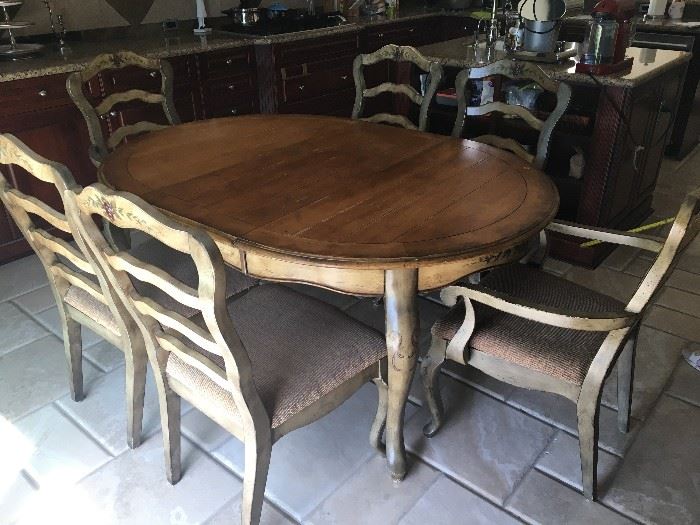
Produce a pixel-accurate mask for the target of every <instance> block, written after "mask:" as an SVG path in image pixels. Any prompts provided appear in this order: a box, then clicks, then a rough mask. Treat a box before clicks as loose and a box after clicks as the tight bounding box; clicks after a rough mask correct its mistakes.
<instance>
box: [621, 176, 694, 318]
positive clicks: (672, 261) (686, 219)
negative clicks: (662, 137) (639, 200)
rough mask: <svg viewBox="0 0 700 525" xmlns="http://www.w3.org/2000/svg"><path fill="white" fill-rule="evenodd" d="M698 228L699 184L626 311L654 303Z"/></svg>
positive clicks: (684, 203)
mask: <svg viewBox="0 0 700 525" xmlns="http://www.w3.org/2000/svg"><path fill="white" fill-rule="evenodd" d="M699 231H700V187H698V188H696V189H695V190H694V191H692V192H691V193H690V194H688V196H687V197H686V198H685V200H684V201H683V204H682V205H681V207H680V210H679V211H678V215H676V220H675V221H674V222H673V225H672V226H671V231H670V233H669V234H668V237H667V239H666V242H665V243H664V245H663V248H661V251H660V252H658V255H657V257H656V260H655V261H654V264H653V265H652V266H651V268H650V269H649V271H648V272H647V274H646V275H645V277H644V279H643V280H642V282H641V284H640V285H639V288H638V289H637V291H636V293H635V294H634V295H633V296H632V299H630V301H629V303H628V304H627V310H628V311H630V312H635V313H641V312H643V311H644V310H646V309H647V308H648V307H649V306H650V305H651V304H652V303H653V299H654V297H655V296H656V295H657V294H658V293H659V292H660V291H661V288H662V286H663V284H664V283H665V282H666V280H667V279H668V278H669V277H670V276H671V273H672V272H673V269H674V268H675V266H676V264H677V262H678V260H679V259H680V257H681V256H682V255H683V252H684V251H685V249H686V248H687V247H688V245H689V244H690V243H691V241H692V240H693V239H694V238H695V237H696V236H697V234H698V232H699Z"/></svg>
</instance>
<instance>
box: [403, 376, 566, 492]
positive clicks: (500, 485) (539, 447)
mask: <svg viewBox="0 0 700 525" xmlns="http://www.w3.org/2000/svg"><path fill="white" fill-rule="evenodd" d="M448 381H449V384H448V385H446V386H445V387H444V389H443V392H444V394H445V395H444V396H443V399H444V402H445V407H446V413H445V422H444V425H443V427H442V428H441V429H440V430H439V432H438V433H437V435H435V436H434V437H432V438H427V437H425V436H424V435H423V426H424V425H425V423H426V422H427V421H428V420H429V416H428V412H427V411H426V410H425V409H421V410H420V411H419V412H418V413H417V414H416V415H415V416H413V417H412V418H411V419H410V420H409V421H408V423H407V424H406V433H405V434H406V447H407V448H408V449H409V450H410V451H411V452H412V453H414V454H416V455H418V456H419V457H420V458H421V459H423V460H424V461H426V462H427V463H429V464H430V465H431V466H433V467H435V468H437V469H440V470H441V471H443V472H445V473H447V474H449V475H450V476H451V477H453V478H455V479H457V480H458V481H459V482H460V483H462V484H464V485H466V486H468V487H470V488H471V489H472V490H474V491H475V492H477V493H479V494H482V495H483V496H484V497H486V498H488V499H489V500H491V501H493V502H495V503H498V504H500V503H502V502H503V501H504V500H505V498H506V497H508V495H509V494H510V493H511V491H512V490H513V487H514V486H515V484H516V483H517V482H518V480H519V479H520V478H521V477H522V475H523V474H524V473H525V472H527V470H528V469H529V468H530V466H531V465H532V464H533V463H534V461H535V460H536V459H537V457H538V456H539V455H540V453H541V452H542V451H543V450H544V448H545V447H546V446H547V443H548V442H549V440H550V437H551V436H552V434H553V433H554V429H553V428H552V427H550V426H549V425H546V424H544V423H542V422H540V421H537V420H536V419H535V418H532V417H530V416H528V415H526V414H523V413H521V412H518V411H516V410H513V409H512V408H511V407H509V406H507V405H506V404H504V403H502V402H500V401H496V400H494V399H492V398H491V397H489V396H487V395H485V394H482V393H481V392H477V391H476V390H474V389H472V388H470V387H467V386H464V385H462V384H459V383H457V382H456V381H454V380H448Z"/></svg>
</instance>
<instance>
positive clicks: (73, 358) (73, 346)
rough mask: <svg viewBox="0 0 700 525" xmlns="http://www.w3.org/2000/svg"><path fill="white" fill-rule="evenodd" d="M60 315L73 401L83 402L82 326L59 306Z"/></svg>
mask: <svg viewBox="0 0 700 525" xmlns="http://www.w3.org/2000/svg"><path fill="white" fill-rule="evenodd" d="M58 312H59V315H60V316H61V318H62V321H63V322H62V324H63V347H64V349H65V352H66V361H67V362H68V377H69V381H70V396H71V398H72V399H73V401H82V400H83V399H84V398H85V394H84V392H83V339H82V326H81V324H80V323H79V322H78V321H76V320H74V319H72V318H71V317H69V316H68V314H67V313H66V311H65V310H64V309H63V308H62V307H61V306H60V305H59V308H58Z"/></svg>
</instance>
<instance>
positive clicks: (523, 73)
mask: <svg viewBox="0 0 700 525" xmlns="http://www.w3.org/2000/svg"><path fill="white" fill-rule="evenodd" d="M490 76H501V77H505V78H509V79H512V80H521V81H531V82H533V83H535V84H537V85H538V86H540V87H541V88H542V89H544V90H545V91H547V92H550V93H554V94H555V95H556V98H557V103H556V106H555V108H554V110H553V111H552V112H551V113H550V114H549V116H548V117H547V119H546V120H542V119H540V118H539V117H538V116H537V115H536V114H535V113H534V112H533V111H531V110H529V109H527V108H525V107H524V106H520V105H514V104H509V103H508V102H507V101H494V102H488V103H486V104H482V105H480V106H469V105H468V99H469V98H470V90H469V88H468V84H469V81H471V80H483V79H484V78H487V77H490ZM455 89H456V91H457V119H456V120H455V124H454V128H453V129H452V136H453V137H455V138H459V137H461V136H462V132H463V130H464V124H465V119H466V117H470V116H473V117H478V116H482V115H490V114H492V113H500V114H502V115H506V116H508V117H511V118H518V119H520V120H522V121H523V122H524V123H525V124H527V126H529V127H530V128H532V129H534V130H537V131H538V132H539V136H538V139H537V147H536V151H535V154H534V155H533V154H532V153H530V152H529V151H528V150H527V149H526V148H525V147H523V145H522V144H520V143H518V142H517V141H515V140H514V139H512V138H505V137H500V136H497V135H481V136H479V137H476V138H474V139H473V140H476V141H478V142H482V143H484V144H490V145H492V146H496V147H498V148H501V149H505V150H508V151H510V152H512V153H514V154H515V155H517V156H518V157H520V158H522V159H524V160H526V161H527V162H530V163H532V164H533V165H534V166H535V167H536V168H539V169H542V168H543V167H544V164H545V162H546V160H547V156H548V154H549V145H550V142H551V138H552V132H553V131H554V128H555V127H556V125H557V123H558V122H559V120H560V119H561V117H562V116H563V115H564V113H565V112H566V109H567V108H568V107H569V103H570V102H571V87H569V85H568V84H566V83H564V82H557V81H555V80H552V79H551V78H549V77H548V76H547V75H546V74H545V73H544V71H542V69H541V68H540V67H539V66H538V65H537V64H533V63H530V62H522V61H515V60H511V59H502V60H499V61H497V62H493V63H491V64H487V65H485V66H481V67H472V68H467V69H464V70H462V71H460V72H459V73H458V74H457V78H456V79H455Z"/></svg>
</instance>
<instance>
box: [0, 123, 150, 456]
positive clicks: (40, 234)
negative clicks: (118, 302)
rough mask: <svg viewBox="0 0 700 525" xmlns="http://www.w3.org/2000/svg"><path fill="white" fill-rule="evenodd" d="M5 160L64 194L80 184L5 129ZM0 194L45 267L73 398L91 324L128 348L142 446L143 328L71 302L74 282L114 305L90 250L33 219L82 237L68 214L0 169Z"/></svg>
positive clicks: (133, 427) (133, 412) (130, 415)
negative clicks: (112, 326) (108, 322)
mask: <svg viewBox="0 0 700 525" xmlns="http://www.w3.org/2000/svg"><path fill="white" fill-rule="evenodd" d="M0 164H3V165H7V166H9V165H16V166H19V167H21V168H23V169H24V170H26V171H27V172H28V173H29V174H30V175H32V176H34V177H35V178H37V179H39V180H41V181H43V182H46V183H49V184H53V185H54V186H55V187H56V190H57V191H58V193H59V195H60V196H61V198H63V195H64V193H65V192H66V191H79V190H80V187H79V186H78V185H77V184H76V182H75V180H74V179H73V176H72V175H71V173H70V171H69V170H68V168H66V167H65V166H64V165H62V164H59V163H57V162H51V161H49V160H47V159H45V158H43V157H41V156H40V155H37V154H36V153H35V152H33V151H32V150H31V149H29V148H28V147H27V146H26V145H25V144H23V143H22V142H21V141H20V140H18V139H17V138H16V137H14V136H12V135H0ZM8 169H9V168H8ZM0 198H1V199H2V202H3V203H4V205H5V207H6V209H7V210H8V212H9V213H10V215H11V216H12V219H13V220H14V221H15V223H16V224H17V226H18V228H19V229H20V231H21V232H22V234H23V235H24V237H25V238H26V240H27V242H28V243H29V245H30V246H31V247H32V249H33V250H34V252H36V254H37V256H38V257H39V260H40V261H41V263H42V264H43V266H44V269H45V270H46V275H47V276H48V280H49V285H50V287H51V291H52V293H53V295H54V298H55V300H56V305H57V307H58V314H59V318H60V320H61V328H62V332H63V343H64V347H65V353H66V360H67V362H68V372H69V377H70V392H71V398H72V399H73V400H74V401H81V400H82V399H83V398H84V393H83V369H82V350H83V347H82V338H81V327H82V326H86V327H88V328H89V329H90V330H92V331H94V332H95V333H97V334H98V335H100V336H101V337H103V338H104V339H106V340H107V341H109V342H110V343H112V344H113V345H114V346H116V347H117V348H119V349H120V350H122V351H123V352H124V355H125V360H126V398H127V442H128V444H129V447H131V448H134V447H135V446H138V444H139V443H140V441H141V424H142V416H143V398H144V392H145V384H146V359H147V358H146V352H145V348H144V345H143V341H142V339H141V338H140V333H139V332H138V330H136V329H135V326H133V324H132V323H130V322H129V319H128V318H123V317H115V319H114V320H115V323H116V325H117V327H118V328H119V330H118V331H119V333H120V334H121V335H116V334H115V333H114V332H112V331H111V330H109V329H107V328H105V327H104V326H103V324H102V323H100V322H98V321H96V320H94V319H92V318H91V317H90V316H89V314H88V313H86V312H83V311H81V310H79V309H77V308H75V307H73V306H72V305H70V304H68V303H66V301H65V297H66V294H67V293H68V290H69V289H70V288H71V287H72V286H74V287H77V288H79V289H80V290H82V291H84V292H86V293H87V294H89V296H90V297H92V298H94V299H96V300H97V301H99V302H100V303H102V304H105V305H109V302H108V299H107V298H106V295H107V294H105V292H104V288H103V287H101V286H98V285H97V284H95V282H93V280H91V279H90V278H88V276H94V277H98V282H100V283H101V284H102V281H99V275H98V271H97V270H96V268H95V265H94V259H93V258H92V257H90V256H89V255H86V253H85V251H83V250H78V249H76V248H74V247H73V246H72V245H71V244H70V243H69V242H67V241H66V240H64V239H62V238H60V237H57V236H55V235H53V234H51V233H49V232H48V231H47V230H46V229H45V228H43V227H40V226H38V225H37V224H36V223H35V221H34V220H33V219H32V216H36V217H40V218H41V219H43V220H44V221H46V222H47V223H48V224H50V225H51V226H53V227H54V228H56V229H57V230H59V231H61V232H64V233H66V234H70V235H72V236H73V238H74V239H76V240H77V237H76V236H75V235H74V230H73V228H72V227H71V225H70V224H69V221H68V219H67V217H66V215H64V214H62V213H60V212H58V211H56V210H55V209H53V208H51V207H50V206H48V205H47V204H45V203H44V202H42V201H40V200H39V199H36V198H35V197H31V196H28V195H25V194H23V193H22V192H20V191H19V190H17V189H15V188H12V187H11V186H10V184H9V183H8V182H7V180H6V179H5V178H4V177H3V176H2V174H0ZM64 261H65V262H67V263H68V264H70V265H72V266H73V268H71V267H70V266H69V265H68V264H66V263H65V262H64ZM81 272H82V273H81ZM28 380H39V381H40V380H41V378H31V379H29V378H28Z"/></svg>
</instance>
